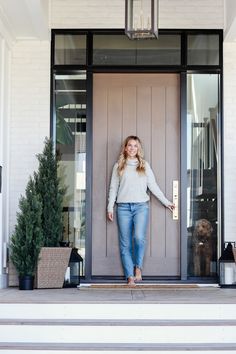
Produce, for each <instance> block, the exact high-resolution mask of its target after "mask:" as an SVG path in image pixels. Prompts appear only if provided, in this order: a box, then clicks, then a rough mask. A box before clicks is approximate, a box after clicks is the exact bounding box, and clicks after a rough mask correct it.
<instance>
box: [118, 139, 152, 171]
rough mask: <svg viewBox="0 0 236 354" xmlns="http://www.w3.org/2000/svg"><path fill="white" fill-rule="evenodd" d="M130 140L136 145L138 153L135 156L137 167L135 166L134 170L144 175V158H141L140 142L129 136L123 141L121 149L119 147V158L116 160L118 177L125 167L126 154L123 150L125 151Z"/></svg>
mask: <svg viewBox="0 0 236 354" xmlns="http://www.w3.org/2000/svg"><path fill="white" fill-rule="evenodd" d="M130 140H135V141H136V142H137V145H138V152H137V155H136V158H137V160H138V165H137V168H136V170H137V172H138V173H140V174H144V173H145V160H144V156H143V149H142V143H141V140H140V139H139V138H138V137H137V136H135V135H130V136H128V137H127V138H126V139H125V140H124V142H123V144H122V147H121V152H120V156H119V159H118V168H117V170H118V174H119V176H122V175H123V173H124V170H125V167H126V165H127V158H128V155H127V152H126V151H125V149H126V147H127V145H128V143H129V141H130Z"/></svg>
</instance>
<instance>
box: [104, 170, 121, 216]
mask: <svg viewBox="0 0 236 354" xmlns="http://www.w3.org/2000/svg"><path fill="white" fill-rule="evenodd" d="M117 167H118V164H117V163H115V165H114V167H113V170H112V175H111V183H110V188H109V195H108V206H107V213H108V214H107V215H108V219H109V220H111V221H112V220H113V208H114V204H115V201H116V197H117V193H118V188H119V184H120V178H119V175H118V171H117Z"/></svg>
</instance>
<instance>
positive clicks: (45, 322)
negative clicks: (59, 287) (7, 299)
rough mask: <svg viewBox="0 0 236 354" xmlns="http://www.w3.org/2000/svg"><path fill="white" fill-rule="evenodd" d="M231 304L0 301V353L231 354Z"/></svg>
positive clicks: (234, 338) (234, 321)
mask: <svg viewBox="0 0 236 354" xmlns="http://www.w3.org/2000/svg"><path fill="white" fill-rule="evenodd" d="M235 333H236V305H234V304H157V303H148V304H147V303H146V304H143V303H140V304H138V303H135V304H121V303H119V304H114V303H112V304H106V303H105V304H104V303H103V304H101V303H99V304H95V303H94V304H91V303H89V304H85V303H78V304H75V303H73V304H67V303H60V304H55V303H53V304H48V303H47V304H39V303H38V304H32V303H31V304H26V303H24V304H15V303H14V304H12V303H11V304H0V353H1V354H2V353H8V354H9V353H11V354H14V353H18V354H19V353H27V354H30V353H37V354H40V352H41V353H42V354H46V353H51V354H52V353H53V354H55V353H56V352H58V353H61V354H63V353H65V354H66V353H68V354H69V353H72V352H86V351H88V352H89V353H90V354H92V353H94V354H95V353H98V352H101V351H108V352H115V351H122V352H123V353H125V352H127V353H138V352H140V351H143V352H145V353H148V352H150V353H155V352H156V353H165V354H167V353H168V352H169V353H172V354H173V353H177V352H178V353H180V352H185V351H191V352H192V353H203V352H207V354H209V353H212V354H213V353H214V354H216V353H217V354H219V353H222V354H223V353H229V352H235V353H236V335H235Z"/></svg>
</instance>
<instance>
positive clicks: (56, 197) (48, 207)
mask: <svg viewBox="0 0 236 354" xmlns="http://www.w3.org/2000/svg"><path fill="white" fill-rule="evenodd" d="M37 158H38V160H39V168H38V172H37V173H35V174H34V176H35V181H36V191H37V193H38V194H39V195H40V197H41V201H42V229H43V237H44V246H45V247H57V246H59V241H60V240H61V239H62V232H63V220H62V207H63V204H62V203H63V196H64V194H65V189H64V188H62V187H61V186H60V179H59V177H58V175H57V169H58V161H57V158H56V154H55V153H54V149H53V142H52V140H51V139H48V138H46V139H45V145H44V150H43V152H42V154H38V155H37Z"/></svg>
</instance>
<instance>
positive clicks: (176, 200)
mask: <svg viewBox="0 0 236 354" xmlns="http://www.w3.org/2000/svg"><path fill="white" fill-rule="evenodd" d="M173 204H174V205H175V208H174V210H173V213H172V218H173V220H179V181H177V180H174V181H173Z"/></svg>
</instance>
